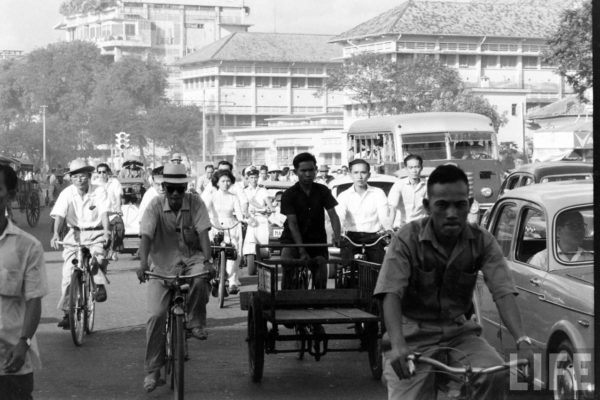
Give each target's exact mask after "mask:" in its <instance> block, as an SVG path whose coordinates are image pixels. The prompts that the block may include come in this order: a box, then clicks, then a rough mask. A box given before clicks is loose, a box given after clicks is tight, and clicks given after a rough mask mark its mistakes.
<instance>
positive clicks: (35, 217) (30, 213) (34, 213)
mask: <svg viewBox="0 0 600 400" xmlns="http://www.w3.org/2000/svg"><path fill="white" fill-rule="evenodd" d="M25 214H26V216H27V223H28V224H29V226H30V227H32V228H33V227H35V226H36V225H37V223H38V221H39V219H40V198H39V197H38V194H37V193H31V195H30V196H29V201H28V202H27V209H26V210H25Z"/></svg>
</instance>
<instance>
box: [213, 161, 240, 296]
mask: <svg viewBox="0 0 600 400" xmlns="http://www.w3.org/2000/svg"><path fill="white" fill-rule="evenodd" d="M234 183H235V177H234V176H233V174H232V173H231V171H229V170H226V169H223V170H218V171H216V172H215V173H214V174H213V176H212V184H213V186H214V187H216V188H217V190H216V191H214V192H213V193H212V194H211V195H210V196H207V197H206V198H205V200H206V207H207V208H208V212H209V214H210V219H211V222H212V224H213V225H214V226H219V227H223V228H227V227H230V226H233V225H235V224H236V223H237V222H238V221H241V220H242V218H243V214H242V207H241V205H240V201H239V198H238V196H236V195H235V194H233V193H231V192H230V191H229V188H230V187H231V185H233V184H234ZM215 232H216V230H214V229H211V230H210V234H211V240H212V239H213V237H214V234H215ZM225 242H231V243H232V244H233V245H234V246H235V247H236V249H237V258H236V259H235V260H227V275H228V279H229V293H231V294H236V293H238V292H239V289H238V288H239V286H241V283H240V280H239V278H238V271H239V267H240V260H241V259H240V254H241V251H242V225H241V224H238V225H237V226H236V227H235V228H233V229H230V230H229V231H225Z"/></svg>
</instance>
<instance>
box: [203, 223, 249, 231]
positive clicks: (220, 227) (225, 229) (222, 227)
mask: <svg viewBox="0 0 600 400" xmlns="http://www.w3.org/2000/svg"><path fill="white" fill-rule="evenodd" d="M241 223H242V221H237V222H236V223H235V224H233V225H231V226H228V227H224V226H216V225H215V224H213V223H211V224H210V226H212V227H213V228H215V229H217V230H219V231H227V230H230V229H233V228H235V227H236V226H238V225H239V224H241Z"/></svg>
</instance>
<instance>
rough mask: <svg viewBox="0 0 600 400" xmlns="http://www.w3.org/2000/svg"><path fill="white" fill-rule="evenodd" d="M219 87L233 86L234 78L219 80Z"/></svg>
mask: <svg viewBox="0 0 600 400" xmlns="http://www.w3.org/2000/svg"><path fill="white" fill-rule="evenodd" d="M219 85H220V86H222V87H232V86H233V76H222V77H220V78H219Z"/></svg>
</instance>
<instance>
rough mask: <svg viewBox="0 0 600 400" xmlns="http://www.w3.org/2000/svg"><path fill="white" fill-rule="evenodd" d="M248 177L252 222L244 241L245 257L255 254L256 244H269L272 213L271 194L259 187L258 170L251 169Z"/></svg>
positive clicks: (247, 194) (249, 207)
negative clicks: (270, 216)
mask: <svg viewBox="0 0 600 400" xmlns="http://www.w3.org/2000/svg"><path fill="white" fill-rule="evenodd" d="M246 176H247V177H248V187H247V188H246V189H244V193H245V194H246V198H247V199H248V211H249V214H250V222H249V223H248V230H247V231H246V238H245V239H244V246H243V251H242V253H243V255H244V256H246V255H249V254H255V253H256V244H257V243H258V244H267V243H268V242H269V221H268V214H265V212H267V211H270V204H269V193H268V192H267V189H265V188H264V187H261V186H258V170H257V169H251V170H250V171H248V172H247V173H246Z"/></svg>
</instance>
